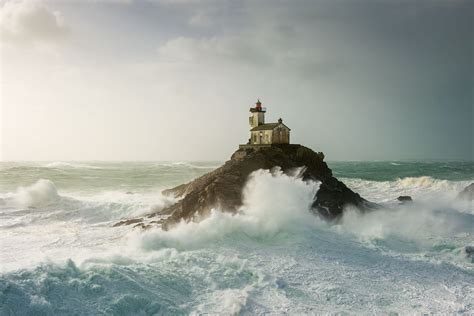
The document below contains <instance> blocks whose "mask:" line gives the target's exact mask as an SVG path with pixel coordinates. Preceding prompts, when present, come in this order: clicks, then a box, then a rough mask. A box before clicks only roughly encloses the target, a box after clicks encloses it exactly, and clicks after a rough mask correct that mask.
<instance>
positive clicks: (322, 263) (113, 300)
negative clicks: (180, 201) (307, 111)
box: [0, 162, 474, 315]
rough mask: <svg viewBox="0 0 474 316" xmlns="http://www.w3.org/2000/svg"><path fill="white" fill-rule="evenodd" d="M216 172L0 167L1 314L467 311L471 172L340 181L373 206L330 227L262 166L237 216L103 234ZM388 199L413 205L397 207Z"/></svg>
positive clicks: (303, 190)
mask: <svg viewBox="0 0 474 316" xmlns="http://www.w3.org/2000/svg"><path fill="white" fill-rule="evenodd" d="M339 164H340V163H339ZM367 164H369V163H367ZM388 164H390V166H387V167H386V168H398V167H406V166H401V164H402V163H397V164H395V165H394V164H393V162H387V165H388ZM217 165H218V163H215V162H214V163H182V162H179V163H172V162H171V163H169V162H166V163H135V164H127V163H111V164H108V163H80V164H79V163H53V164H52V163H29V164H15V163H9V164H8V165H6V164H3V165H1V168H0V173H1V174H2V177H1V179H3V180H0V219H1V220H0V234H1V241H0V251H1V256H0V270H1V276H0V314H2V315H3V314H6V315H9V314H12V315H15V314H19V315H22V314H46V315H49V314H51V315H52V314H118V315H129V314H135V315H137V314H142V315H152V314H200V313H219V314H260V313H270V312H273V313H276V314H284V313H289V314H311V313H324V312H331V313H339V312H348V313H359V314H367V313H390V312H397V313H402V314H407V313H427V312H437V313H461V314H470V313H472V312H473V309H474V306H473V305H472V302H473V301H474V290H473V286H472V284H474V273H473V272H474V264H473V261H472V258H470V257H468V256H467V254H466V252H465V247H466V246H470V245H471V246H472V245H474V240H473V236H474V232H473V227H474V210H473V205H472V203H470V202H466V201H459V200H457V199H456V195H457V193H458V192H459V191H460V190H461V189H463V188H464V187H465V186H467V185H468V184H469V183H471V182H472V181H473V179H474V177H472V178H469V177H468V178H466V177H465V176H463V177H459V178H458V179H452V178H450V179H449V180H448V179H447V178H448V177H445V178H444V179H443V178H442V177H440V175H439V174H438V173H437V171H436V170H437V168H436V166H433V165H431V168H433V172H425V173H426V174H425V175H422V176H420V175H418V174H416V176H414V177H401V178H396V177H395V178H394V177H393V175H392V174H390V175H388V174H387V176H386V178H385V179H383V178H382V179H378V180H372V178H371V176H367V177H366V178H364V177H362V176H361V175H358V176H359V177H353V175H352V174H350V173H347V174H346V176H345V177H344V174H339V175H338V176H339V177H341V178H343V179H342V180H343V181H344V182H345V183H346V184H347V185H348V186H350V187H351V188H352V189H354V190H355V191H357V192H359V193H360V194H361V195H362V196H363V197H365V198H367V199H369V200H371V201H374V202H378V203H381V204H382V205H384V208H385V209H384V210H381V211H377V212H373V213H370V214H365V215H361V214H359V213H358V212H357V211H355V210H350V209H349V210H348V211H347V213H346V215H345V216H344V218H343V220H342V221H341V223H339V224H338V225H333V224H328V223H325V222H323V221H321V220H319V219H318V218H317V217H315V216H313V215H311V214H310V213H309V207H310V205H311V203H312V199H313V197H314V194H315V193H316V192H317V190H318V188H319V183H317V182H304V181H302V180H301V179H299V178H298V177H296V176H287V175H284V174H282V173H281V172H278V171H274V172H273V173H271V172H269V171H263V170H261V171H257V172H255V173H254V174H252V176H251V177H250V178H249V180H248V183H247V185H246V187H245V188H244V206H243V207H242V210H241V212H240V213H239V214H237V215H235V216H231V215H229V214H226V213H221V212H219V210H214V211H213V212H212V213H211V216H210V217H209V218H207V219H206V220H204V221H202V222H200V223H188V224H185V223H182V224H180V225H178V226H177V227H176V228H175V229H173V230H170V231H167V232H165V231H162V230H160V229H152V230H149V231H141V230H137V229H133V228H132V227H130V226H126V227H117V228H113V227H112V225H113V224H114V223H116V222H117V221H118V220H120V219H123V218H129V217H133V216H139V215H141V214H146V213H147V212H150V211H151V210H159V209H160V208H163V207H165V206H167V205H170V204H171V203H173V202H174V200H173V199H170V198H166V197H163V196H162V195H161V194H160V192H161V190H162V189H163V188H166V187H169V186H172V185H175V184H179V183H182V182H185V181H187V180H190V179H191V178H194V177H195V176H197V175H199V174H203V173H205V172H207V171H208V170H212V168H214V167H215V166H217ZM330 166H331V164H330ZM417 166H419V165H417ZM343 167H347V166H343ZM366 168H367V169H370V168H369V167H368V166H366ZM426 168H428V167H426ZM460 168H461V169H462V168H465V166H464V165H463V166H462V167H460ZM470 168H471V169H466V173H469V172H471V171H470V170H472V166H471V167H470ZM340 170H344V168H342V167H341V168H340ZM371 170H372V169H371ZM390 170H392V169H390ZM335 172H336V173H337V172H339V171H338V170H337V169H336V170H335ZM295 174H297V173H295ZM368 174H369V173H368ZM35 178H36V179H35ZM399 195H411V196H412V197H413V198H414V201H415V202H414V203H413V204H408V205H404V206H399V205H398V204H397V202H396V201H395V198H396V197H397V196H399Z"/></svg>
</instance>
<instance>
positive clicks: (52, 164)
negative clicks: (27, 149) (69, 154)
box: [43, 161, 103, 169]
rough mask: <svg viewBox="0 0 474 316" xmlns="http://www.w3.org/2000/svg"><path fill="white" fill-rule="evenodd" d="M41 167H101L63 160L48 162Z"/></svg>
mask: <svg viewBox="0 0 474 316" xmlns="http://www.w3.org/2000/svg"><path fill="white" fill-rule="evenodd" d="M43 167H45V168H50V169H103V168H102V167H98V166H93V165H86V164H81V163H74V162H64V161H55V162H50V163H48V164H46V165H44V166H43Z"/></svg>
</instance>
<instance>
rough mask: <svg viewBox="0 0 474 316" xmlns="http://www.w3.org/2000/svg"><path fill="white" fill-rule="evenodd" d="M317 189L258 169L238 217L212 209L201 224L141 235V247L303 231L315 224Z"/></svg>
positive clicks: (202, 244) (193, 223)
mask: <svg viewBox="0 0 474 316" xmlns="http://www.w3.org/2000/svg"><path fill="white" fill-rule="evenodd" d="M295 174H298V172H296V173H295ZM318 186H319V185H318V184H317V183H314V182H305V181H303V180H302V179H301V178H298V176H289V175H285V174H283V173H282V172H281V170H279V169H275V170H273V171H271V172H270V171H268V170H258V171H256V172H254V173H253V174H252V175H251V176H250V177H249V180H248V183H247V185H246V186H245V188H244V192H243V202H244V203H243V207H242V209H241V210H240V212H239V214H236V215H233V214H230V213H223V212H220V211H218V210H213V211H212V212H211V215H210V216H209V217H208V218H206V219H204V220H202V221H200V222H191V223H184V222H181V223H179V224H178V225H177V226H176V227H174V228H173V229H171V230H169V231H162V230H156V231H152V232H148V233H145V234H143V235H140V238H141V239H142V242H143V244H142V245H143V247H144V248H145V249H157V248H162V247H164V246H171V247H180V248H181V247H191V248H192V247H196V246H205V244H206V243H207V242H209V241H210V240H213V239H217V238H221V237H222V236H224V235H228V234H230V233H233V232H242V233H244V234H247V235H249V236H272V235H275V234H276V233H278V232H280V231H281V230H285V229H293V230H297V229H302V228H303V227H305V226H307V225H310V224H312V223H314V222H316V221H317V220H316V218H315V217H314V216H312V215H311V214H310V212H309V208H310V205H311V204H312V202H313V199H314V196H315V194H316V191H317V188H318Z"/></svg>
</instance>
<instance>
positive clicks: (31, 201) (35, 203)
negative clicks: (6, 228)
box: [15, 179, 60, 207]
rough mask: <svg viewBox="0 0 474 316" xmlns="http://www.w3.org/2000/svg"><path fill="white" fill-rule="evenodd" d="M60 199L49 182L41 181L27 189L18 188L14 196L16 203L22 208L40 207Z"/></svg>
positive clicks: (52, 184)
mask: <svg viewBox="0 0 474 316" xmlns="http://www.w3.org/2000/svg"><path fill="white" fill-rule="evenodd" d="M59 199H60V196H59V194H58V190H57V189H56V186H55V185H54V183H53V182H52V181H50V180H45V179H41V180H38V181H37V182H36V183H35V184H33V185H32V186H29V187H20V188H19V189H18V191H17V193H16V194H15V200H16V202H17V203H18V204H19V205H21V206H22V207H42V206H48V205H50V204H53V203H55V202H57V201H58V200H59Z"/></svg>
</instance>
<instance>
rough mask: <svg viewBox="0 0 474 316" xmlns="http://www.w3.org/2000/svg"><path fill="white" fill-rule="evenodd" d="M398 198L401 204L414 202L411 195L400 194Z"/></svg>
mask: <svg viewBox="0 0 474 316" xmlns="http://www.w3.org/2000/svg"><path fill="white" fill-rule="evenodd" d="M397 200H398V202H400V204H406V203H411V202H413V199H412V198H411V196H409V195H400V196H399V197H397Z"/></svg>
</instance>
